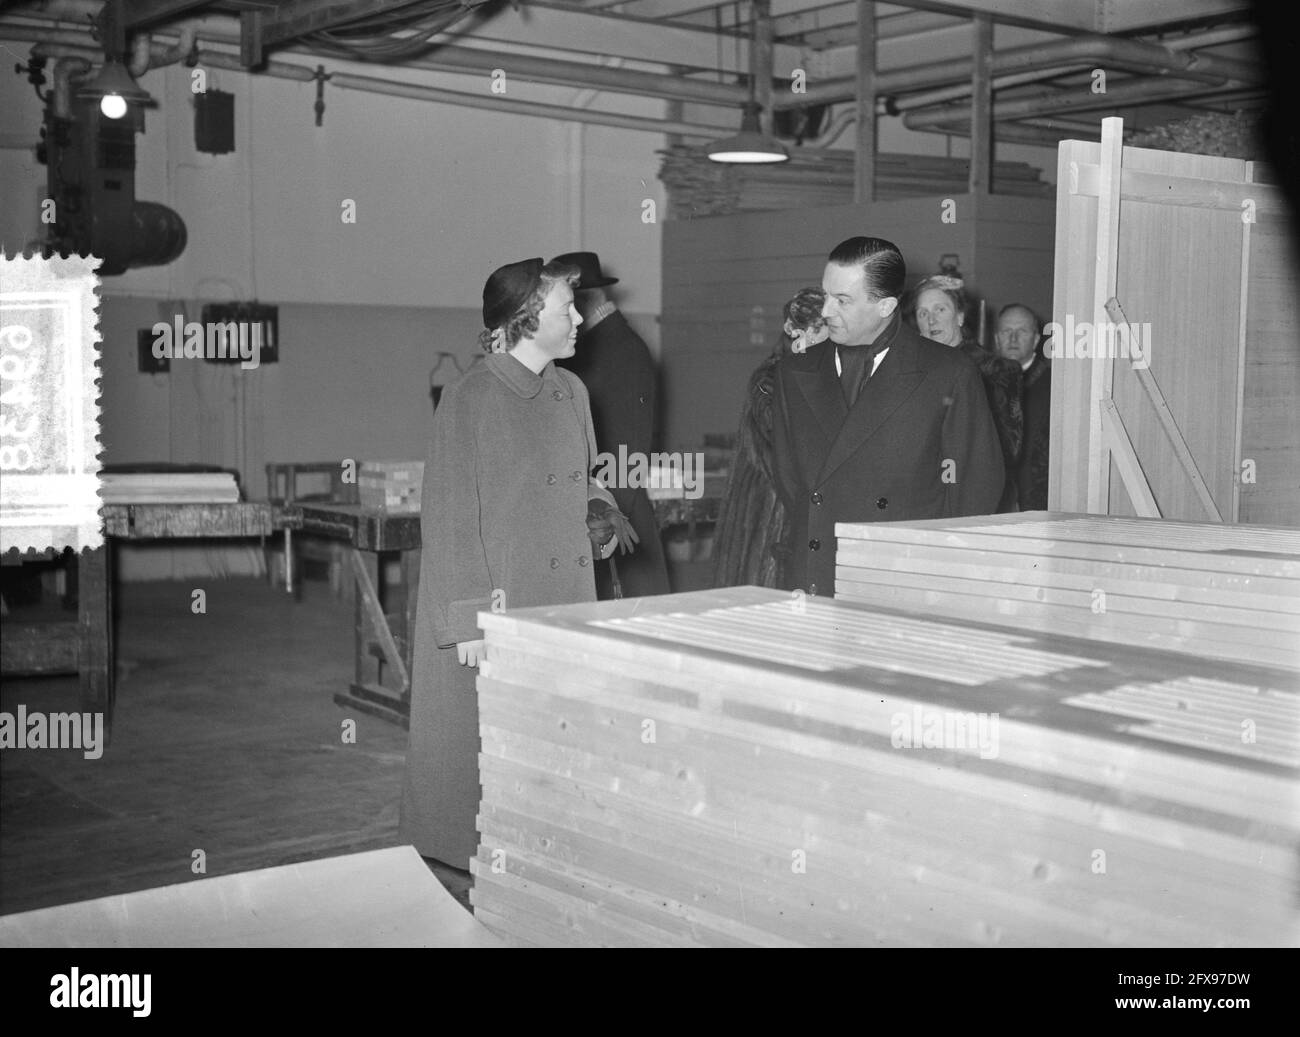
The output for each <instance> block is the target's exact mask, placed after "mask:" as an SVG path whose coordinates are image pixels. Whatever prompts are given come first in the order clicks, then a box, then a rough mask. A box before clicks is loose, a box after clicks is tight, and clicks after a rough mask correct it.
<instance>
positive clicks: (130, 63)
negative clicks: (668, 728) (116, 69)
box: [126, 32, 152, 79]
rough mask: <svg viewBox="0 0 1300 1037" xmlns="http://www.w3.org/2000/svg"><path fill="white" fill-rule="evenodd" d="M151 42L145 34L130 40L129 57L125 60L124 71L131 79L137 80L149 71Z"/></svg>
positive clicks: (139, 34)
mask: <svg viewBox="0 0 1300 1037" xmlns="http://www.w3.org/2000/svg"><path fill="white" fill-rule="evenodd" d="M151 42H152V41H151V40H150V38H149V34H148V33H147V32H142V33H138V34H137V35H136V36H135V37H134V38H133V39H132V40H131V56H130V58H128V59H127V62H126V70H127V71H128V72H130V73H131V78H132V79H139V78H140V77H141V76H142V75H144V74H145V73H146V72H148V71H149V44H150V43H151Z"/></svg>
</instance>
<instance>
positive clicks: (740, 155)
mask: <svg viewBox="0 0 1300 1037" xmlns="http://www.w3.org/2000/svg"><path fill="white" fill-rule="evenodd" d="M762 110H763V107H762V105H760V104H759V103H758V102H757V101H746V102H745V115H744V118H742V119H741V121H740V132H739V133H737V134H736V135H735V136H734V137H724V138H723V139H722V140H717V141H714V142H713V143H712V144H710V145H709V148H708V155H709V158H711V159H713V161H714V162H737V163H740V162H747V163H761V162H788V161H790V155H789V153H788V152H787V151H786V150H785V148H784V147H782V146H781V144H780V143H778V142H777V141H776V140H775V139H773V138H772V137H769V136H768V135H767V134H765V133H764V132H763V128H762V126H761V125H760V124H759V113H760V112H761V111H762Z"/></svg>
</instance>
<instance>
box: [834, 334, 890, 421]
mask: <svg viewBox="0 0 1300 1037" xmlns="http://www.w3.org/2000/svg"><path fill="white" fill-rule="evenodd" d="M837 348H838V350H839V356H840V388H841V389H842V390H843V391H844V402H845V403H847V404H848V405H849V407H852V406H853V404H854V403H856V402H857V399H858V393H860V392H861V391H862V383H863V382H865V381H866V380H867V376H868V372H869V371H870V370H871V364H872V362H873V361H874V360H875V358H876V355H877V354H878V353H881V352H882V351H884V350H885V349H886V348H888V347H887V346H883V345H882V346H876V345H870V346H839V347H837Z"/></svg>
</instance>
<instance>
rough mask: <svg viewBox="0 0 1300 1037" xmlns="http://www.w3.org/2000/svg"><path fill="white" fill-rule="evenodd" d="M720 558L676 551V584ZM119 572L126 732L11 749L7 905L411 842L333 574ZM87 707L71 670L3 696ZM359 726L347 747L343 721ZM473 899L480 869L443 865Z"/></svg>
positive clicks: (400, 747)
mask: <svg viewBox="0 0 1300 1037" xmlns="http://www.w3.org/2000/svg"><path fill="white" fill-rule="evenodd" d="M708 568H709V565H708V563H707V562H698V561H697V562H676V563H670V575H671V577H672V583H673V586H674V589H676V590H692V589H698V588H700V587H703V586H705V585H706V583H707V579H708ZM193 582H194V581H185V582H183V583H182V582H166V583H163V582H152V583H125V584H123V583H119V584H118V585H117V612H118V631H117V673H118V684H117V705H116V712H115V717H114V724H113V740H112V745H111V746H110V747H109V748H108V749H107V750H106V751H105V752H104V753H103V755H102V757H100V758H99V759H86V758H85V757H84V755H83V753H82V752H81V751H79V750H75V749H72V750H58V751H56V750H42V751H34V750H31V749H5V750H4V751H3V753H0V914H9V913H11V912H15V911H27V910H32V909H35V908H40V907H48V906H51V905H55V904H65V903H72V902H75V901H79V900H88V899H92V898H95V897H103V896H109V895H112V894H117V893H127V892H131V891H134V890H140V889H149V888H152V887H156V886H164V885H171V884H173V883H179V882H186V881H189V880H190V879H191V878H193V877H194V876H195V871H194V870H193V868H194V861H195V859H196V851H200V850H201V851H202V859H203V862H204V864H205V867H206V872H205V874H206V875H207V876H209V877H211V876H216V875H225V874H231V873H234V872H240V871H249V870H252V869H256V868H268V867H275V866H278V865H283V864H292V863H295V862H299V861H306V860H314V859H317V858H322V857H332V856H337V855H340V854H347V853H355V852H359V851H362V850H371V849H378V848H381V847H385V846H393V845H397V842H398V840H397V820H398V800H399V794H400V790H401V782H402V771H403V762H404V758H405V753H406V732H405V731H404V730H402V729H401V728H399V727H397V726H395V725H393V724H390V723H387V722H385V721H383V720H379V719H376V718H373V717H369V716H366V715H364V714H360V713H357V712H356V711H354V710H344V709H343V708H342V707H340V706H337V705H335V704H334V702H333V699H332V695H333V692H334V691H335V690H339V689H342V688H344V687H346V685H347V683H348V681H349V680H350V679H351V676H352V671H353V657H352V643H353V642H352V636H353V635H352V624H353V618H352V612H351V609H350V607H349V606H348V605H347V604H346V603H345V602H344V601H341V600H339V599H337V598H335V597H333V596H331V593H330V589H329V585H328V583H325V582H323V581H315V580H306V581H304V582H303V584H302V596H301V600H300V601H298V602H294V601H293V600H292V599H291V598H289V597H288V596H287V595H285V594H284V593H283V592H281V591H278V590H276V589H274V588H272V587H270V586H269V585H268V584H267V583H266V582H265V581H260V580H253V579H233V580H216V579H212V580H207V581H203V583H202V586H203V589H204V590H205V591H206V592H207V612H206V614H203V615H196V614H194V613H192V612H191V610H190V601H191V597H190V595H191V592H192V590H193V587H191V586H190V584H191V583H193ZM20 704H21V705H25V706H26V708H27V710H28V711H37V710H39V711H42V712H46V713H54V712H67V711H77V710H79V709H80V703H79V700H78V682H77V678H76V677H75V676H73V677H44V678H23V679H6V680H5V681H4V682H3V683H2V684H0V710H3V711H5V712H8V713H11V714H15V713H16V712H17V709H18V706H19V705H20ZM347 718H351V719H353V720H355V722H356V741H355V744H344V742H343V740H342V737H341V725H342V722H343V721H344V720H345V719H347ZM431 867H433V870H434V873H435V874H436V875H437V877H438V878H439V879H440V880H441V881H442V882H443V884H444V885H445V886H446V887H447V888H448V890H449V891H450V892H451V893H452V895H453V896H455V897H456V898H457V899H458V900H460V901H461V903H463V904H465V905H466V906H467V907H468V904H469V900H468V897H469V886H470V876H469V875H468V873H466V872H459V871H455V870H453V869H450V868H445V867H441V866H434V865H431Z"/></svg>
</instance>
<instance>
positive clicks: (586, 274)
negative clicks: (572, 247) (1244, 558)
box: [551, 252, 618, 292]
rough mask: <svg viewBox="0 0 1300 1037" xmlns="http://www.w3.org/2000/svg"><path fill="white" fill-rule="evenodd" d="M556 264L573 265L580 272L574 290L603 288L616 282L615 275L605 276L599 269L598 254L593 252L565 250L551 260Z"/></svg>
mask: <svg viewBox="0 0 1300 1037" xmlns="http://www.w3.org/2000/svg"><path fill="white" fill-rule="evenodd" d="M551 262H552V263H555V264H557V265H559V264H563V265H564V266H575V267H577V268H578V272H579V273H581V274H582V280H581V281H579V282H578V283H577V284H576V285H575V286H574V291H578V292H580V291H582V290H583V289H584V288H604V287H605V286H606V285H611V284H618V278H617V277H606V276H605V273H604V271H603V270H601V269H600V256H598V255H596V253H594V252H566V253H564V255H562V256H556V257H555V258H554V259H552V260H551Z"/></svg>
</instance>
